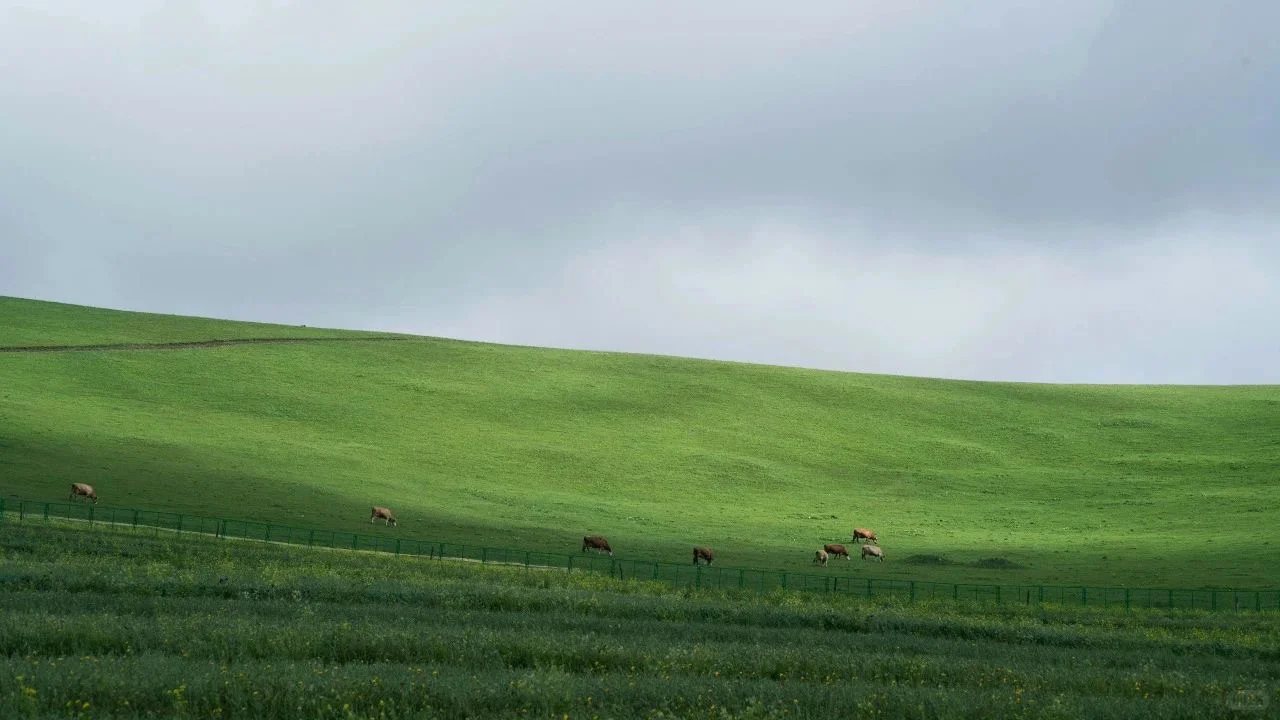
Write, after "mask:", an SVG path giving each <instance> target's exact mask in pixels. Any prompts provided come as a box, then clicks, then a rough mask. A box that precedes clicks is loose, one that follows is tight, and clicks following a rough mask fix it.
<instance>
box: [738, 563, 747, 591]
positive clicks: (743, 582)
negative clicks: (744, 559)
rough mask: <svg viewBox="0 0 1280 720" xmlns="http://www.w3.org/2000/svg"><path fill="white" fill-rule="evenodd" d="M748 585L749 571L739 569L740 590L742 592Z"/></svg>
mask: <svg viewBox="0 0 1280 720" xmlns="http://www.w3.org/2000/svg"><path fill="white" fill-rule="evenodd" d="M746 583H747V571H746V570H743V569H741V568H739V569H738V589H739V590H741V589H742V588H743V587H745V586H746Z"/></svg>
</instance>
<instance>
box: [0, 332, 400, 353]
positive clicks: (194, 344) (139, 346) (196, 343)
mask: <svg viewBox="0 0 1280 720" xmlns="http://www.w3.org/2000/svg"><path fill="white" fill-rule="evenodd" d="M407 339H408V338H402V337H387V336H374V337H307V338H298V337H293V338H288V337H285V338H240V339H235V340H191V341H187V342H172V343H109V344H105V345H13V346H7V347H0V353H36V352H102V351H113V350H114V351H121V350H190V349H193V348H213V347H225V346H227V345H273V344H274V345H281V344H285V343H326V342H375V341H378V342H383V341H388V340H400V341H403V340H407Z"/></svg>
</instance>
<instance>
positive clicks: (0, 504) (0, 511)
mask: <svg viewBox="0 0 1280 720" xmlns="http://www.w3.org/2000/svg"><path fill="white" fill-rule="evenodd" d="M3 523H4V498H0V524H3Z"/></svg>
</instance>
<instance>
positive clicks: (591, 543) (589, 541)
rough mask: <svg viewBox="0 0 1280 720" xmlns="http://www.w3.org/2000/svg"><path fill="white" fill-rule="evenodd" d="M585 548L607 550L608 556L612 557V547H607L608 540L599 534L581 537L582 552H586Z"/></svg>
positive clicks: (599, 550)
mask: <svg viewBox="0 0 1280 720" xmlns="http://www.w3.org/2000/svg"><path fill="white" fill-rule="evenodd" d="M587 548H591V549H592V550H596V551H598V552H607V553H609V557H613V548H611V547H609V541H608V540H605V539H604V538H603V537H601V536H600V535H587V536H586V537H584V538H582V552H586V551H587Z"/></svg>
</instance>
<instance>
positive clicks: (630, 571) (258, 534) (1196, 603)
mask: <svg viewBox="0 0 1280 720" xmlns="http://www.w3.org/2000/svg"><path fill="white" fill-rule="evenodd" d="M15 506H16V507H15ZM6 510H7V511H8V513H10V514H16V515H17V518H18V520H19V521H23V520H26V519H28V518H33V519H44V520H48V519H51V518H61V519H68V520H81V521H86V522H88V523H89V524H90V525H93V524H95V523H105V524H109V525H112V526H122V525H123V526H130V527H133V528H137V529H142V530H148V529H149V530H151V531H153V532H154V533H155V534H156V535H159V533H160V531H162V530H165V531H170V532H174V533H177V534H178V535H181V534H184V533H191V534H198V535H209V536H214V537H218V538H235V539H243V540H257V541H267V542H278V543H287V544H292V545H305V546H309V547H328V548H344V549H349V550H366V551H374V552H385V553H394V554H396V555H409V556H418V557H426V558H431V559H444V558H450V559H458V560H471V561H477V562H481V563H505V564H515V565H523V566H526V567H531V568H532V567H538V568H550V569H564V570H567V571H569V572H573V571H581V572H592V573H607V574H609V575H612V576H616V577H620V578H623V579H633V580H650V581H657V582H664V583H668V584H671V585H673V586H690V587H705V588H718V589H739V590H749V591H755V592H762V593H763V592H770V591H774V590H779V589H780V590H796V591H808V592H826V593H840V594H842V595H852V596H857V597H866V598H882V597H893V598H898V599H901V600H905V601H908V602H916V601H919V600H935V599H937V600H952V601H955V602H961V601H979V602H989V603H995V604H1025V605H1032V604H1041V603H1057V604H1061V605H1079V606H1085V607H1123V608H1125V609H1126V610H1127V609H1129V608H1177V609H1202V610H1254V611H1262V610H1280V589H1277V590H1237V589H1196V590H1192V589H1170V588H1159V589H1157V588H1124V587H1089V586H1056V585H1017V584H1014V585H1009V584H997V585H990V584H966V583H944V582H932V581H921V580H897V579H888V578H869V577H856V576H851V575H835V574H831V573H795V572H784V571H778V570H757V569H751V568H734V567H723V566H707V565H691V564H679V563H664V562H652V561H646V560H625V559H617V558H613V557H608V556H605V555H600V554H598V553H587V554H581V553H579V554H561V553H547V552H538V551H533V550H519V549H513V548H494V547H485V546H475V545H464V544H460V543H446V542H441V541H435V540H417V539H412V538H396V537H387V536H383V535H361V534H359V533H349V532H341V531H337V530H316V529H312V528H298V527H292V526H289V525H281V524H277V523H266V522H258V521H254V520H232V519H221V518H210V517H201V516H198V515H183V514H179V513H171V512H162V511H156V510H133V509H126V508H111V507H100V506H98V505H93V504H90V503H86V502H66V503H63V502H56V503H54V502H36V501H31V500H16V501H14V500H10V501H8V505H6V501H5V500H3V499H0V524H2V523H3V522H4V519H5V515H6Z"/></svg>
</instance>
